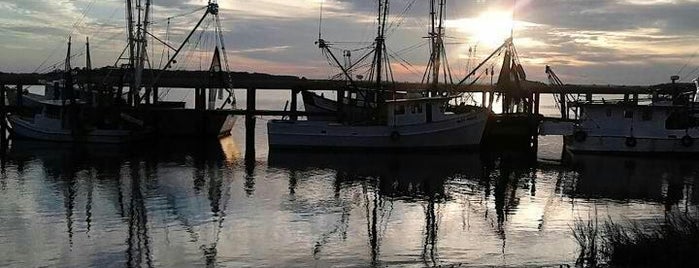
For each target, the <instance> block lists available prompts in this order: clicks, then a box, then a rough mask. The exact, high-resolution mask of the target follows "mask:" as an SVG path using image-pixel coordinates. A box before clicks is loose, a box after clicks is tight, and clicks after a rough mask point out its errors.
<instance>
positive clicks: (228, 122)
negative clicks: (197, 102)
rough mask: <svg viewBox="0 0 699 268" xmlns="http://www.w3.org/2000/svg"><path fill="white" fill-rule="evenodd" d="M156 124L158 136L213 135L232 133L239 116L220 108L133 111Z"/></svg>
mask: <svg viewBox="0 0 699 268" xmlns="http://www.w3.org/2000/svg"><path fill="white" fill-rule="evenodd" d="M131 114H133V115H134V116H135V117H137V118H145V122H146V125H148V126H154V127H155V129H156V132H157V136H158V137H211V138H220V137H225V136H230V135H231V130H232V129H233V127H234V126H235V122H236V120H237V116H235V115H231V114H226V113H225V112H221V111H218V110H195V109H185V108H170V109H168V108H156V109H145V110H137V111H133V112H131Z"/></svg>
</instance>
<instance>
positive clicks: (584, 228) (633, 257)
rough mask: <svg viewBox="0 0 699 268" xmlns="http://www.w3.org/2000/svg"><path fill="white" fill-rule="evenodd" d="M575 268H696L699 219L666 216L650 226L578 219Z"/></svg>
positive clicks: (694, 215)
mask: <svg viewBox="0 0 699 268" xmlns="http://www.w3.org/2000/svg"><path fill="white" fill-rule="evenodd" d="M571 229H572V231H573V237H574V238H575V240H576V241H577V242H578V245H579V255H578V258H577V261H576V266H577V267H699V254H697V252H699V215H697V214H696V213H695V214H692V213H679V212H671V213H668V214H667V215H666V216H665V218H664V219H662V220H659V221H657V222H654V223H651V224H640V223H638V222H634V221H630V220H621V221H614V220H612V219H611V218H607V219H605V220H604V221H600V220H598V218H597V215H596V212H595V215H593V216H592V217H590V218H589V219H587V220H584V219H581V218H578V219H576V221H575V223H574V225H573V226H571Z"/></svg>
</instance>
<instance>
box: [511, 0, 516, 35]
mask: <svg viewBox="0 0 699 268" xmlns="http://www.w3.org/2000/svg"><path fill="white" fill-rule="evenodd" d="M516 12H517V0H512V25H510V39H512V40H514V38H515V18H516Z"/></svg>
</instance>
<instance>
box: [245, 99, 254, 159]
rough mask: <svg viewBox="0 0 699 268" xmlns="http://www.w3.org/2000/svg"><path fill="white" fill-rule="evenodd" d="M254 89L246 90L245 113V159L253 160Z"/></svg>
mask: <svg viewBox="0 0 699 268" xmlns="http://www.w3.org/2000/svg"><path fill="white" fill-rule="evenodd" d="M256 96H257V94H256V89H255V88H248V90H247V107H246V110H247V112H246V113H245V161H246V162H251V161H255V121H256V120H255V110H256V107H255V106H256V105H255V104H256Z"/></svg>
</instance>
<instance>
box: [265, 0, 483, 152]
mask: <svg viewBox="0 0 699 268" xmlns="http://www.w3.org/2000/svg"><path fill="white" fill-rule="evenodd" d="M378 10H379V12H378V14H379V16H378V17H379V30H378V34H377V38H376V39H375V40H376V41H375V44H374V51H373V53H374V62H373V63H372V68H375V69H373V70H372V74H373V75H375V77H374V78H370V79H369V80H375V86H376V87H375V88H371V89H369V88H360V87H358V86H356V85H355V84H354V83H353V78H352V77H351V76H350V75H349V72H348V71H347V70H346V69H345V68H342V67H341V66H340V64H339V63H338V62H337V58H336V57H335V56H334V55H332V51H331V50H330V49H329V46H330V45H329V44H328V43H326V41H325V40H323V39H319V40H318V42H317V44H318V46H319V47H320V48H321V49H323V50H324V52H326V53H328V54H329V55H331V56H332V59H334V60H335V61H336V63H337V65H338V66H340V68H342V69H343V73H344V74H345V75H346V76H347V79H348V82H349V83H350V86H349V88H348V89H347V90H346V91H345V90H341V91H339V92H340V94H339V95H338V100H337V101H334V102H333V101H330V100H327V99H325V98H323V97H319V96H317V95H309V94H308V93H306V94H305V95H304V100H310V101H308V102H309V105H310V106H309V105H307V107H306V108H307V110H309V111H321V112H333V111H335V113H336V114H337V115H338V116H337V118H336V120H332V121H330V120H324V119H325V118H320V119H323V120H313V119H314V118H313V117H310V118H309V120H307V121H297V120H272V121H269V123H268V124H267V128H268V134H269V139H268V140H269V146H270V148H272V149H276V148H318V149H330V148H334V149H338V148H339V149H435V148H464V147H476V146H479V145H480V143H481V139H482V136H483V132H484V130H485V124H486V121H487V115H488V110H487V109H485V108H482V107H476V106H466V105H461V106H459V109H450V106H451V105H450V104H449V102H450V100H452V99H455V98H457V97H460V95H449V94H434V96H430V95H429V94H428V95H427V96H424V95H423V96H420V97H415V98H410V97H407V96H406V97H405V98H400V97H399V96H397V94H396V92H395V91H389V90H386V89H385V88H384V85H383V82H384V81H383V80H382V75H383V72H384V71H386V69H385V68H389V67H387V66H385V65H386V63H385V61H386V59H385V58H384V55H386V54H388V52H387V50H386V45H385V31H386V22H387V16H388V1H387V0H384V1H380V2H379V8H378ZM345 93H347V97H345ZM345 106H346V107H345ZM453 111H458V112H453Z"/></svg>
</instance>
